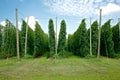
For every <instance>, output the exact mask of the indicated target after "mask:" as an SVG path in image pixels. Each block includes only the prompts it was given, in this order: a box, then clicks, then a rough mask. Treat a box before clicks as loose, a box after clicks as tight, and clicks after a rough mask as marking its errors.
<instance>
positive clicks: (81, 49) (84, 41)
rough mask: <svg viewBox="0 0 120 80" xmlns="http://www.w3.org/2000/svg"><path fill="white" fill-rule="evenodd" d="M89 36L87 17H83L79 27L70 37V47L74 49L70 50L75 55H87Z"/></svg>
mask: <svg viewBox="0 0 120 80" xmlns="http://www.w3.org/2000/svg"><path fill="white" fill-rule="evenodd" d="M87 37H88V36H87V29H86V23H85V19H83V20H82V21H81V24H80V25H79V28H78V29H77V30H76V31H75V33H74V34H73V35H72V36H70V35H69V38H68V40H69V41H68V43H69V45H70V49H72V50H70V51H72V52H73V53H74V55H77V56H81V57H85V56H86V55H87V54H88V53H89V49H88V38H87Z"/></svg>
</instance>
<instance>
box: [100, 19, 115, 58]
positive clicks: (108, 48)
mask: <svg viewBox="0 0 120 80" xmlns="http://www.w3.org/2000/svg"><path fill="white" fill-rule="evenodd" d="M110 22H111V20H108V21H107V22H105V23H104V24H103V25H102V28H101V50H100V51H101V55H104V56H109V57H114V43H113V41H112V37H113V35H112V29H111V25H110Z"/></svg>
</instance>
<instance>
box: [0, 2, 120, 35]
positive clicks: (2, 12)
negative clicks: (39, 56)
mask: <svg viewBox="0 0 120 80" xmlns="http://www.w3.org/2000/svg"><path fill="white" fill-rule="evenodd" d="M16 8H17V9H18V19H19V22H18V24H19V29H20V28H21V24H22V20H25V21H27V18H28V17H29V21H28V24H29V26H30V27H31V28H32V29H33V30H34V28H35V27H34V25H35V21H38V22H39V23H40V25H41V27H42V29H43V30H44V31H45V32H46V33H48V21H49V19H50V18H51V19H53V20H54V27H55V25H56V23H55V21H56V16H57V20H58V22H57V26H58V32H59V29H60V22H61V20H63V19H64V20H65V21H66V25H67V26H66V27H67V34H69V33H70V34H72V33H74V32H75V31H76V29H77V28H78V26H79V25H80V22H81V20H82V19H84V18H85V19H86V25H87V28H89V27H90V17H91V19H92V22H94V21H95V20H97V21H99V10H100V9H102V24H104V23H105V22H106V21H107V20H108V19H112V21H111V25H112V26H113V25H115V24H117V22H118V18H120V0H0V24H2V25H5V19H8V20H10V21H11V22H12V23H13V24H14V25H15V9H16Z"/></svg>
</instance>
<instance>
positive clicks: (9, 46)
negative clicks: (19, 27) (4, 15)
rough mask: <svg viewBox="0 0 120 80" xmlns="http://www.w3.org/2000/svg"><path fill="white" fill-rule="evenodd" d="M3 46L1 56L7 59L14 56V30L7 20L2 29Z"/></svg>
mask: <svg viewBox="0 0 120 80" xmlns="http://www.w3.org/2000/svg"><path fill="white" fill-rule="evenodd" d="M3 38H4V39H3V40H4V41H3V43H4V45H3V47H2V49H3V52H2V56H3V57H4V58H9V57H12V56H15V55H16V29H15V26H14V25H12V23H11V22H10V21H9V20H6V26H5V28H4V37H3Z"/></svg>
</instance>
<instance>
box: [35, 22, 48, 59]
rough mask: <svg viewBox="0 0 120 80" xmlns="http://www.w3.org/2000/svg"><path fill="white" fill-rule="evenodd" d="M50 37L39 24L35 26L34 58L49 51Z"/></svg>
mask: <svg viewBox="0 0 120 80" xmlns="http://www.w3.org/2000/svg"><path fill="white" fill-rule="evenodd" d="M46 46H48V36H47V35H46V34H45V33H44V31H43V30H42V28H41V26H40V25H39V23H38V22H36V24H35V35H34V57H39V56H42V55H43V54H44V53H45V52H46V51H47V50H46Z"/></svg>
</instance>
